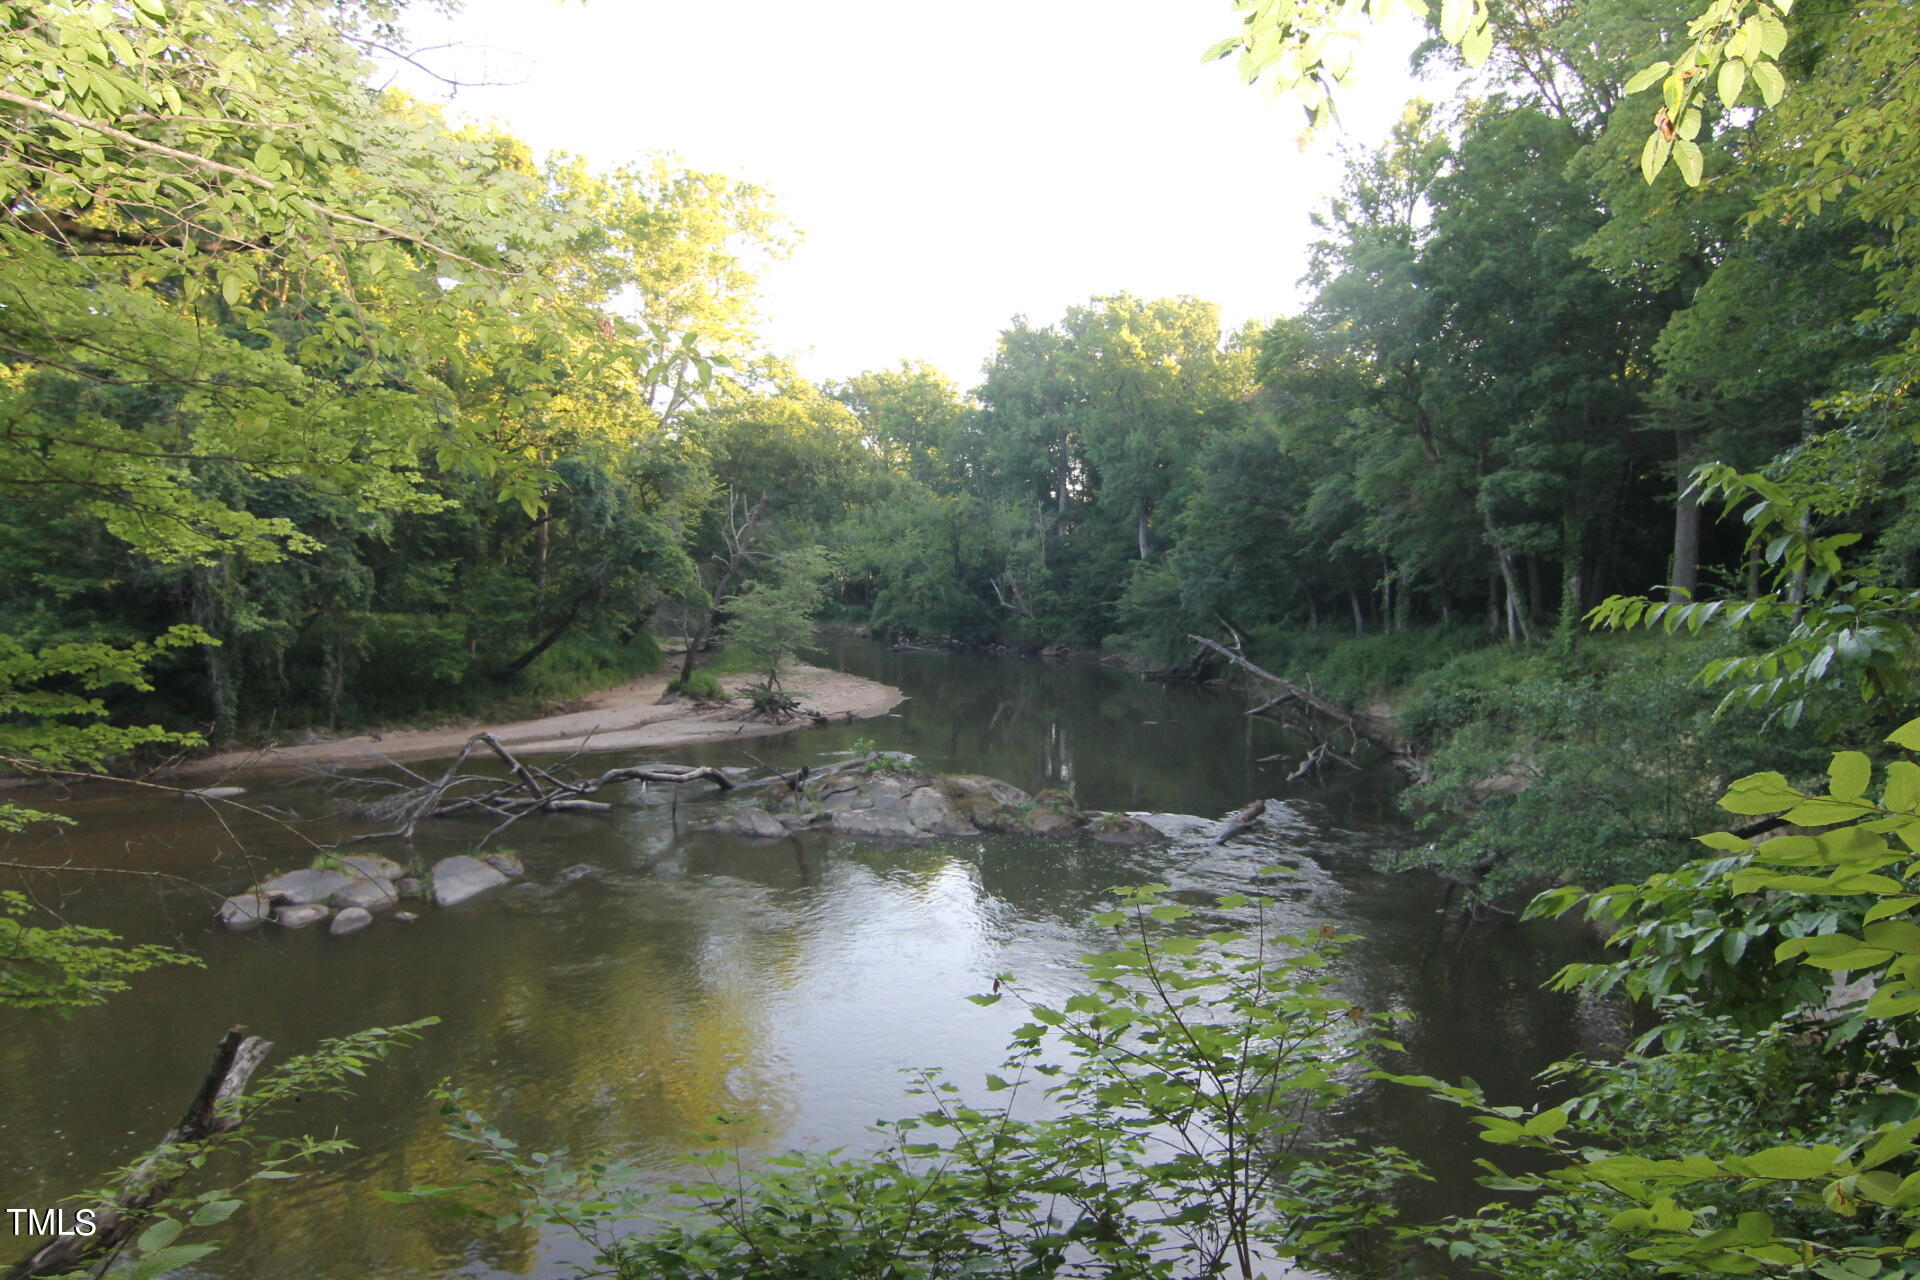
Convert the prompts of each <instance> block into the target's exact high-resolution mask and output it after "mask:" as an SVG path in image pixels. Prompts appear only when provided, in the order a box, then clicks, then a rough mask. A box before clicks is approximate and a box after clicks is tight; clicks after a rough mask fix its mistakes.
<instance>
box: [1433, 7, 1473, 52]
mask: <svg viewBox="0 0 1920 1280" xmlns="http://www.w3.org/2000/svg"><path fill="white" fill-rule="evenodd" d="M1472 22H1473V0H1440V38H1441V39H1442V40H1445V41H1446V42H1447V43H1448V44H1459V43H1460V41H1461V39H1462V38H1463V37H1464V36H1465V35H1466V34H1467V28H1468V26H1469V25H1470V24H1471V23H1472Z"/></svg>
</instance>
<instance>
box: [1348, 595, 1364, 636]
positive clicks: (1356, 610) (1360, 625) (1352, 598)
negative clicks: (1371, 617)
mask: <svg viewBox="0 0 1920 1280" xmlns="http://www.w3.org/2000/svg"><path fill="white" fill-rule="evenodd" d="M1347 602H1348V603H1349V604H1351V605H1352V606H1353V634H1354V635H1356V636H1364V635H1366V634H1367V615H1366V614H1364V613H1362V612H1361V610H1360V593H1359V592H1358V591H1355V590H1354V589H1353V587H1352V585H1351V584H1349V585H1348V587H1347Z"/></svg>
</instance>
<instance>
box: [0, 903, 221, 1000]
mask: <svg viewBox="0 0 1920 1280" xmlns="http://www.w3.org/2000/svg"><path fill="white" fill-rule="evenodd" d="M32 911H33V905H32V903H31V902H30V901H29V900H28V898H27V896H26V895H25V894H23V893H21V892H19V891H18V890H14V889H7V890H0V1007H5V1008H9V1009H25V1010H34V1011H48V1012H53V1013H61V1014H64V1013H70V1012H72V1011H73V1010H75V1009H84V1008H86V1007H88V1006H90V1005H96V1004H101V1003H104V1002H105V1000H106V998H107V997H108V996H110V995H115V994H117V993H119V992H122V991H125V990H127V988H128V983H127V979H128V978H130V977H131V976H133V975H134V974H136V973H144V972H146V971H147V970H148V969H157V968H159V967H161V966H162V965H172V964H184V965H200V964H202V963H203V962H202V961H201V960H200V959H199V957H197V956H189V955H184V954H182V953H181V952H178V951H175V950H174V949H173V948H171V947H162V946H156V945H153V944H150V943H148V944H142V945H139V946H131V947H130V946H125V945H121V942H120V937H119V935H118V934H115V933H111V932H109V931H108V930H106V929H94V928H88V927H86V926H84V925H74V924H54V925H36V924H30V923H28V922H27V921H28V917H29V916H30V915H31V914H32Z"/></svg>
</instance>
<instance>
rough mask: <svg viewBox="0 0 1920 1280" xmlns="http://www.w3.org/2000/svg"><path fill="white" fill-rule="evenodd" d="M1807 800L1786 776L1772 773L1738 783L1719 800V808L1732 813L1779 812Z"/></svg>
mask: <svg viewBox="0 0 1920 1280" xmlns="http://www.w3.org/2000/svg"><path fill="white" fill-rule="evenodd" d="M1804 799H1806V796H1805V794H1804V793H1802V792H1800V791H1797V790H1795V789H1794V788H1793V787H1791V786H1788V785H1787V780H1786V778H1785V777H1784V776H1783V775H1781V774H1778V773H1773V772H1771V771H1769V772H1766V773H1750V774H1748V775H1747V776H1746V777H1744V778H1740V779H1738V780H1736V781H1735V782H1734V783H1733V785H1732V786H1730V787H1728V788H1727V794H1725V795H1724V796H1721V797H1720V807H1721V808H1722V809H1726V810H1728V811H1729V812H1731V813H1744V814H1761V813H1779V812H1781V811H1782V810H1784V809H1791V808H1792V807H1793V806H1794V805H1796V804H1798V803H1800V802H1801V801H1802V800H1804Z"/></svg>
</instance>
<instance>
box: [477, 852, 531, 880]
mask: <svg viewBox="0 0 1920 1280" xmlns="http://www.w3.org/2000/svg"><path fill="white" fill-rule="evenodd" d="M480 861H482V862H484V863H486V864H487V865H488V866H490V867H492V868H493V869H494V870H495V871H498V872H499V873H500V874H501V875H503V876H523V875H525V874H527V868H526V864H525V863H523V862H521V861H520V859H519V857H518V855H516V854H511V853H483V854H481V855H480Z"/></svg>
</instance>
